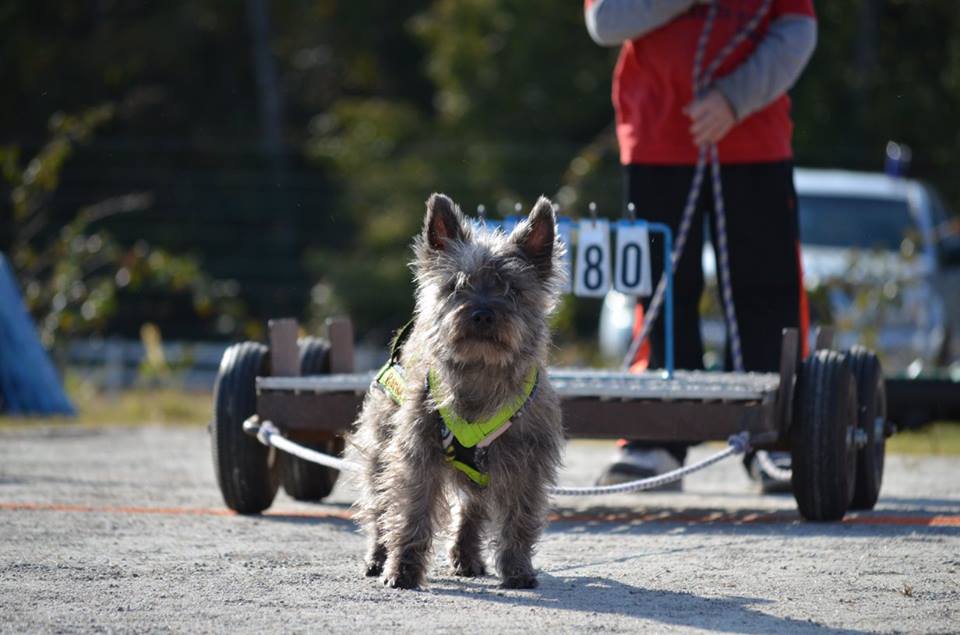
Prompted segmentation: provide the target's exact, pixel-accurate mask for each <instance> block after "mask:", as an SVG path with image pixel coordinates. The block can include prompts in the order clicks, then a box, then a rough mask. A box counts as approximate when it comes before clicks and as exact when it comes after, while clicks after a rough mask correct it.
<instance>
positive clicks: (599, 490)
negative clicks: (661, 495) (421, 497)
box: [243, 415, 750, 496]
mask: <svg viewBox="0 0 960 635" xmlns="http://www.w3.org/2000/svg"><path fill="white" fill-rule="evenodd" d="M243 431H244V432H246V433H247V434H249V435H252V436H254V437H256V439H257V440H258V441H259V442H260V443H262V444H263V445H265V446H267V447H272V448H276V449H278V450H281V451H283V452H287V453H288V454H292V455H293V456H296V457H299V458H301V459H303V460H304V461H309V462H311V463H317V464H319V465H324V466H326V467H329V468H333V469H335V470H339V471H341V472H359V471H360V470H361V467H360V465H358V464H357V463H355V462H353V461H348V460H346V459H341V458H338V457H335V456H330V455H329V454H325V453H323V452H318V451H317V450H312V449H310V448H307V447H304V446H302V445H300V444H298V443H295V442H293V441H291V440H290V439H288V438H286V437H284V436H283V434H282V433H281V432H280V430H279V429H278V428H277V427H276V426H275V425H274V424H273V423H272V422H270V421H262V422H261V421H260V418H259V417H258V416H257V415H253V416H252V417H250V418H249V419H247V420H246V421H244V422H243ZM727 443H728V446H727V447H726V448H725V449H724V450H722V451H720V452H717V453H716V454H712V455H710V456H708V457H707V458H705V459H703V460H701V461H697V462H696V463H693V464H691V465H688V466H686V467H681V468H678V469H676V470H673V471H671V472H666V473H664V474H660V475H657V476H652V477H650V478H643V479H637V480H635V481H628V482H626V483H618V484H617V485H598V486H593V487H551V488H549V489H548V490H547V491H548V492H549V493H550V494H553V495H554V496H600V495H604V494H626V493H629V492H640V491H643V490H648V489H655V488H657V487H661V486H663V485H667V484H668V483H673V482H674V481H679V480H680V479H682V478H683V477H685V476H687V475H689V474H693V473H694V472H699V471H700V470H702V469H704V468H707V467H710V466H711V465H713V464H714V463H717V462H719V461H722V460H723V459H725V458H727V457H728V456H734V455H737V454H743V453H744V452H746V451H747V449H748V448H749V446H750V435H749V434H748V433H746V432H741V433H740V434H735V435H733V436H732V437H730V438H729V439H728V441H727Z"/></svg>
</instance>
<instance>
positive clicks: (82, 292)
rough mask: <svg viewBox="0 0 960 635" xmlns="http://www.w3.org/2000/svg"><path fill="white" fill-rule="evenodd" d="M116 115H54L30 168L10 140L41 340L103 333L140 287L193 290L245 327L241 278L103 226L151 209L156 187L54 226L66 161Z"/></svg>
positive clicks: (26, 276)
mask: <svg viewBox="0 0 960 635" xmlns="http://www.w3.org/2000/svg"><path fill="white" fill-rule="evenodd" d="M112 116H113V108H112V107H111V106H109V105H104V106H100V107H97V108H92V109H89V110H86V111H84V112H83V113H82V114H80V115H77V116H71V115H64V114H56V115H54V117H53V118H52V119H51V120H50V126H49V127H50V139H49V141H48V142H47V143H46V144H45V145H44V146H43V147H42V149H41V150H40V152H39V153H38V154H37V155H36V156H34V157H33V158H31V159H30V160H29V161H28V162H27V163H26V165H25V166H23V167H21V165H20V157H19V154H20V153H19V149H18V148H16V147H15V146H14V147H11V146H2V147H0V166H2V169H3V177H4V179H5V180H6V181H7V183H8V184H9V185H10V193H11V194H10V201H11V206H10V208H11V209H12V223H11V225H10V230H11V231H10V234H11V240H10V260H11V262H12V265H13V268H14V271H15V273H16V274H17V277H18V278H19V280H20V283H21V284H22V285H23V288H24V299H25V301H26V304H27V308H28V310H29V311H30V312H31V314H32V315H33V317H34V319H35V320H36V321H37V324H38V326H39V329H40V335H41V340H42V341H43V343H44V345H46V346H47V347H48V348H51V347H53V346H54V345H55V344H57V342H58V340H59V339H60V338H63V337H71V336H78V335H88V334H91V333H102V331H103V328H104V327H105V326H106V325H107V324H108V323H109V320H110V319H111V318H112V317H113V316H114V315H115V314H116V313H117V310H118V304H119V299H120V297H121V296H122V295H123V294H124V293H125V292H129V291H130V290H136V289H138V288H154V289H162V290H164V291H166V292H168V293H170V292H172V293H186V294H189V296H190V297H191V298H192V302H193V306H194V310H195V312H196V316H197V319H200V320H217V319H220V320H226V321H227V323H228V324H229V330H231V331H234V330H236V331H238V330H240V329H241V328H242V326H243V318H244V314H245V309H244V306H243V304H242V302H239V301H238V300H237V299H236V297H235V296H236V289H235V287H234V285H230V284H229V283H224V282H220V281H215V280H211V279H210V278H209V277H208V276H206V275H205V274H204V273H203V272H202V271H201V270H200V268H199V267H198V265H197V263H196V262H195V261H194V260H192V259H190V258H186V257H182V256H177V255H173V254H171V253H169V252H167V251H165V250H162V249H157V248H152V247H150V246H149V245H148V244H147V243H145V242H138V243H136V244H135V245H133V246H132V247H124V246H123V245H121V244H120V243H118V242H117V241H116V240H115V239H114V238H113V237H112V236H111V235H110V233H109V232H107V231H104V230H103V229H102V228H101V227H100V225H102V222H103V221H104V220H105V219H107V218H109V217H111V216H114V215H116V214H126V213H131V212H142V211H143V210H145V209H147V208H148V207H149V206H150V204H151V197H150V196H149V195H148V194H144V193H134V194H126V195H122V196H115V197H112V198H109V199H106V200H104V201H102V202H100V203H98V204H96V205H91V206H86V207H83V208H81V209H80V210H79V211H78V212H77V213H76V214H75V215H74V217H73V218H72V219H70V220H69V221H68V222H66V223H65V224H64V225H62V226H60V227H58V228H52V227H50V224H49V213H50V210H49V207H48V204H49V201H50V198H51V196H52V195H53V193H54V192H55V191H56V189H57V187H58V185H59V179H60V173H61V171H62V169H63V166H64V164H65V163H66V161H67V160H68V158H69V157H70V155H71V153H72V152H73V150H74V148H75V147H76V146H77V145H78V144H81V143H84V142H86V141H87V140H89V139H90V137H91V136H92V135H93V133H94V131H95V130H96V129H97V128H98V127H99V126H102V125H104V124H105V123H106V122H107V121H109V120H110V118H111V117H112Z"/></svg>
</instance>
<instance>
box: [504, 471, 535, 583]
mask: <svg viewBox="0 0 960 635" xmlns="http://www.w3.org/2000/svg"><path fill="white" fill-rule="evenodd" d="M491 480H492V479H491ZM497 481H499V482H497ZM497 481H492V482H491V491H490V499H491V501H494V504H495V505H496V506H497V519H498V521H499V524H500V531H499V535H498V537H497V540H496V562H497V573H498V574H499V575H500V586H501V587H503V588H507V589H532V588H535V587H536V586H537V574H536V572H535V571H534V569H533V561H532V558H533V548H534V545H535V544H536V542H537V539H538V538H539V537H540V533H541V532H542V531H543V525H544V522H545V518H546V510H547V502H548V501H547V493H546V490H545V483H546V479H542V478H538V477H537V475H535V474H530V473H529V472H528V473H526V474H525V475H524V482H522V483H518V482H516V480H514V479H506V478H504V479H497Z"/></svg>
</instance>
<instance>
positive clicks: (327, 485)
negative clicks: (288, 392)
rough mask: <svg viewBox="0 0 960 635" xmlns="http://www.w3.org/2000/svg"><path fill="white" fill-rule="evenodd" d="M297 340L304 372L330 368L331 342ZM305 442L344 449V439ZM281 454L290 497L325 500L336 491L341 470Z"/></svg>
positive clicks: (325, 449)
mask: <svg viewBox="0 0 960 635" xmlns="http://www.w3.org/2000/svg"><path fill="white" fill-rule="evenodd" d="M297 344H298V346H299V348H300V374H301V375H326V374H328V373H329V372H330V344H329V343H327V341H326V340H322V339H318V338H316V337H305V338H302V339H300V340H299V341H298V342H297ZM305 445H307V446H308V447H311V448H313V449H314V450H319V451H320V452H324V453H326V454H332V455H339V454H340V453H341V452H343V441H342V439H335V440H332V441H327V442H322V443H309V444H305ZM279 454H280V456H279V461H280V479H281V482H282V483H283V489H284V490H285V491H286V492H287V494H289V495H290V497H291V498H294V499H296V500H298V501H307V502H316V501H320V500H323V499H324V498H326V497H327V496H329V495H330V492H331V491H333V486H334V484H335V483H336V482H337V477H338V476H340V472H339V471H338V470H334V469H332V468H329V467H326V466H324V465H317V464H316V463H310V462H309V461H304V460H303V459H301V458H299V457H296V456H293V455H292V454H287V453H286V452H280V453H279Z"/></svg>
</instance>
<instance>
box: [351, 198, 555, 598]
mask: <svg viewBox="0 0 960 635" xmlns="http://www.w3.org/2000/svg"><path fill="white" fill-rule="evenodd" d="M413 250H414V253H415V258H414V260H413V262H412V263H411V268H412V269H413V272H414V277H415V280H416V309H415V313H414V319H413V321H412V322H411V324H410V325H409V326H408V328H407V329H405V330H406V331H407V332H406V333H404V334H403V335H402V336H398V341H397V342H395V346H394V353H393V359H394V361H395V362H396V365H395V366H394V368H399V372H400V373H401V376H400V377H401V379H400V381H399V382H398V381H397V380H396V379H393V380H383V381H381V379H380V378H378V380H377V381H376V382H374V385H373V386H372V387H371V389H370V390H369V391H368V393H367V395H366V397H365V399H364V403H363V408H362V410H361V413H360V416H359V419H358V424H357V428H356V431H355V433H354V434H353V435H352V437H351V444H352V445H353V447H354V448H355V451H356V452H357V454H358V455H359V456H358V459H359V461H360V463H361V464H362V465H363V472H362V474H363V476H362V488H361V489H362V495H361V497H360V499H359V501H358V502H357V510H358V514H357V518H358V521H359V522H360V523H361V525H362V526H363V528H364V529H365V531H366V533H367V534H368V536H369V540H370V543H369V551H368V554H367V556H366V559H365V564H366V575H367V576H371V577H372V576H381V581H382V582H383V584H384V585H386V586H388V587H392V588H404V589H411V588H417V587H419V586H420V585H421V584H423V582H424V578H425V573H426V569H427V566H428V561H429V559H430V555H431V543H432V540H433V537H434V533H435V531H437V530H438V529H444V528H446V527H447V525H448V524H449V520H450V501H451V500H453V499H455V498H456V499H459V506H458V514H457V519H456V526H455V533H454V535H453V540H452V543H451V545H450V551H449V556H450V565H451V566H452V569H453V572H454V573H455V574H456V575H458V576H467V577H473V576H482V575H485V574H486V567H485V564H484V556H483V547H484V544H485V543H486V542H487V540H488V538H492V544H493V546H494V547H495V552H496V570H497V573H498V574H499V575H500V578H501V586H502V587H505V588H533V587H536V585H537V577H536V572H535V570H534V568H533V563H532V556H533V552H534V547H535V543H536V542H537V540H538V539H539V537H540V534H541V532H542V531H543V527H544V525H545V523H546V515H547V507H548V493H547V490H548V488H549V486H550V485H552V484H554V483H555V481H556V473H557V469H558V467H559V465H560V455H561V448H562V445H563V442H564V439H563V431H562V426H561V420H560V401H559V399H558V397H557V395H556V393H555V392H554V391H553V389H552V388H551V386H550V384H549V382H548V380H547V371H546V361H547V352H548V347H549V346H550V331H549V327H548V324H547V320H548V318H549V316H550V314H551V313H552V311H553V310H554V308H555V306H556V304H557V301H558V299H559V295H560V291H559V290H560V284H561V282H562V276H563V275H564V274H565V272H564V270H563V264H562V258H563V244H562V242H559V241H558V239H557V232H556V219H555V217H554V212H553V205H552V204H551V202H550V201H549V200H548V199H546V198H544V197H541V198H540V199H539V200H538V201H537V204H536V205H535V206H534V208H533V210H532V211H531V212H530V215H529V217H528V218H527V219H525V220H524V221H523V222H521V223H520V224H519V225H518V226H517V227H516V229H514V231H513V232H512V233H511V234H510V235H509V236H507V235H505V234H504V233H503V232H502V231H499V230H497V231H488V230H486V229H484V228H481V227H478V226H473V225H472V223H471V222H470V221H468V220H467V219H466V218H465V217H464V215H463V214H462V213H461V212H460V209H459V208H458V207H457V206H456V205H455V204H454V202H453V201H452V200H450V199H449V198H448V197H446V196H444V195H442V194H433V195H432V196H431V197H430V199H429V200H428V201H427V212H426V216H425V219H424V223H423V231H422V233H421V234H420V235H419V236H417V237H416V238H414V242H413ZM388 368H390V363H389V362H388V366H387V367H385V370H386V369H388ZM391 372H392V371H391ZM383 375H384V371H381V377H383ZM428 376H429V379H428ZM518 406H519V410H517V407H518ZM451 413H452V414H451ZM498 415H500V418H501V419H504V418H506V417H508V416H509V419H508V420H507V421H508V422H507V423H505V424H504V425H502V426H501V427H499V428H498V429H497V430H496V431H495V432H494V433H493V434H491V435H490V436H489V437H486V438H485V439H484V441H481V442H479V443H477V444H476V445H475V446H474V447H464V445H463V444H462V443H461V441H460V438H459V435H460V434H461V433H463V434H466V435H469V434H471V433H472V432H473V431H474V430H475V429H477V428H478V427H479V426H481V425H482V424H481V423H474V422H485V421H487V422H489V421H490V420H491V417H493V418H495V417H496V416H498ZM448 416H449V417H453V418H457V417H459V421H462V423H463V424H465V425H462V426H460V427H459V428H458V427H456V426H453V423H450V424H449V427H448V425H447V423H448V422H449V421H451V419H448ZM451 430H453V432H451ZM458 431H459V432H458ZM451 443H452V444H451ZM470 443H471V442H470V441H467V442H466V444H467V445H469V444H470ZM452 448H453V449H452ZM454 450H456V452H454ZM461 454H463V456H461ZM465 464H466V465H468V467H465ZM488 532H489V533H488Z"/></svg>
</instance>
